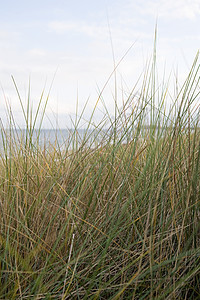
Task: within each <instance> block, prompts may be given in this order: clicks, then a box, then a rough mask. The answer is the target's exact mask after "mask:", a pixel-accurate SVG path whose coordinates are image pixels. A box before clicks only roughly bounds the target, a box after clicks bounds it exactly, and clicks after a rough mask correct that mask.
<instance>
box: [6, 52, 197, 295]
mask: <svg viewBox="0 0 200 300" xmlns="http://www.w3.org/2000/svg"><path fill="white" fill-rule="evenodd" d="M155 78H156V77H155V65H154V63H153V66H152V68H150V69H149V71H147V72H146V73H145V74H144V81H143V84H142V85H141V89H140V92H139V93H138V94H137V95H138V96H137V99H135V98H134V96H133V95H134V91H133V92H132V93H131V94H130V95H129V96H128V97H127V100H126V101H125V102H124V103H123V106H122V107H121V108H119V107H118V106H117V103H116V104H115V105H116V107H115V116H114V118H112V117H111V116H110V115H109V113H108V112H107V111H106V108H105V111H106V113H105V115H104V117H103V119H102V122H99V124H97V125H94V122H93V120H92V116H93V113H94V112H92V113H91V119H90V120H89V121H88V126H87V128H86V129H85V135H84V137H82V142H81V143H80V142H79V143H78V142H77V139H78V134H79V131H78V129H79V124H80V122H81V119H82V117H83V115H82V114H81V115H80V117H78V116H77V118H76V120H75V123H74V125H73V126H74V130H73V131H71V135H69V136H68V142H67V144H66V147H65V149H64V150H63V149H62V150H61V147H59V146H58V145H57V147H56V145H52V146H51V147H48V148H47V147H45V145H43V146H42V147H41V146H40V143H39V139H40V129H41V126H42V119H43V117H44V113H45V107H46V104H47V101H44V110H43V111H42V117H41V122H40V126H39V130H38V131H37V134H38V139H36V141H33V132H34V130H35V127H36V123H37V122H36V120H37V118H38V116H39V110H40V109H41V103H42V102H43V99H42V97H41V100H40V101H39V105H38V109H37V111H36V114H35V116H33V113H32V110H31V105H30V101H28V104H27V108H26V110H25V108H24V107H23V101H22V100H21V98H20V94H19V93H18V95H19V101H20V103H21V106H22V110H23V113H24V118H25V121H26V131H25V136H24V137H22V136H21V135H20V134H19V131H18V134H16V133H15V134H14V133H13V132H14V131H13V128H15V126H16V125H15V122H14V117H13V115H12V113H10V114H9V116H10V128H11V129H10V131H6V130H5V129H4V128H3V126H2V127H1V138H2V141H3V150H2V152H1V156H0V216H1V224H0V299H140V300H142V299H199V298H200V181H199V175H200V129H199V111H198V109H196V110H194V102H195V101H196V100H197V99H198V97H199V65H198V54H197V56H196V58H195V60H194V64H193V66H192V68H191V70H190V72H189V74H188V76H187V78H186V80H185V83H184V85H183V86H182V87H181V88H180V89H179V91H178V93H177V95H176V96H175V97H174V98H173V99H172V100H171V101H172V102H171V103H172V104H171V106H170V107H169V106H167V103H166V102H167V86H166V87H162V88H161V90H160V87H158V86H156V79H155ZM15 85H16V84H15ZM16 89H17V85H16ZM101 97H102V95H101V94H100V96H99V99H98V101H101V100H102V99H101ZM95 109H96V107H95ZM95 109H94V110H95ZM105 124H106V125H105ZM108 124H109V125H108ZM106 126H107V127H106ZM105 128H107V129H105ZM94 134H95V138H96V139H98V141H99V142H98V143H96V144H95V143H94V141H93V140H92V138H93V135H94Z"/></svg>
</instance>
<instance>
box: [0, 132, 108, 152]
mask: <svg viewBox="0 0 200 300" xmlns="http://www.w3.org/2000/svg"><path fill="white" fill-rule="evenodd" d="M105 136H106V131H102V132H100V133H99V131H95V130H87V131H86V130H84V129H79V130H77V131H75V130H73V129H69V130H67V129H62V130H54V129H41V130H40V131H39V130H34V131H33V132H31V133H29V132H27V131H26V130H1V135H0V151H1V152H2V151H4V149H5V148H7V149H8V148H9V147H10V146H11V147H14V146H15V147H18V146H19V145H24V146H25V145H26V143H27V141H28V142H31V143H32V144H33V146H36V147H37V146H38V145H39V147H41V148H42V149H44V148H45V149H49V148H50V147H54V148H56V149H58V148H59V149H60V150H64V149H66V148H68V149H72V148H74V147H75V148H78V147H80V145H82V144H84V146H86V147H87V146H90V147H91V146H94V147H95V146H97V145H98V144H99V143H102V142H103V140H104V139H105ZM27 137H28V138H27Z"/></svg>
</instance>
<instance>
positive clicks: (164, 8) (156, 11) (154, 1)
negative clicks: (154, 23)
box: [129, 0, 200, 20]
mask: <svg viewBox="0 0 200 300" xmlns="http://www.w3.org/2000/svg"><path fill="white" fill-rule="evenodd" d="M129 5H130V7H132V8H134V9H136V8H137V9H138V10H139V11H140V13H141V15H152V16H158V17H163V18H167V19H189V20H194V19H196V18H197V17H198V16H199V15H200V2H199V0H149V1H146V0H142V1H140V2H139V3H134V4H133V3H132V1H131V2H130V3H129Z"/></svg>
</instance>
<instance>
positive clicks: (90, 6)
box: [0, 0, 200, 128]
mask: <svg viewBox="0 0 200 300" xmlns="http://www.w3.org/2000/svg"><path fill="white" fill-rule="evenodd" d="M0 12H1V14H0V84H1V87H2V88H1V92H0V99H1V101H0V114H1V119H2V121H3V123H4V124H6V118H5V97H6V99H7V101H8V102H9V103H10V105H11V108H12V110H13V113H14V115H15V117H16V122H17V124H18V125H19V126H23V124H24V123H23V121H22V119H21V114H20V110H21V109H20V106H19V101H18V100H17V94H16V91H15V88H14V84H13V82H12V79H11V75H12V76H14V78H15V81H16V83H17V86H18V88H19V92H20V94H21V97H22V101H23V103H26V99H27V91H28V82H29V78H30V82H31V101H32V102H33V103H34V104H35V105H37V103H38V101H39V99H40V95H41V93H42V90H43V88H44V87H45V91H46V94H45V95H47V93H48V90H49V87H50V85H51V82H52V80H53V77H54V75H55V79H54V82H53V86H52V90H51V93H50V98H49V103H48V107H47V115H48V116H49V118H50V119H51V121H52V123H53V124H55V122H54V121H55V119H54V118H55V117H53V115H57V120H58V123H59V124H58V125H59V127H62V128H65V127H66V126H68V121H67V120H68V117H67V116H68V115H74V113H75V111H76V101H77V97H78V102H79V111H81V108H82V107H83V105H84V103H85V102H86V100H87V98H88V97H89V104H88V109H87V111H86V115H88V116H89V114H90V112H91V110H92V108H93V106H94V105H95V102H96V101H97V98H98V92H97V91H98V88H99V89H100V90H101V88H102V87H103V85H104V83H105V82H106V81H107V79H108V77H109V75H110V74H111V72H112V70H113V58H112V47H111V40H110V37H111V38H112V43H113V49H114V55H115V60H116V62H118V61H119V60H120V59H121V57H122V56H123V55H124V54H125V52H126V51H127V50H128V48H129V47H130V46H131V45H132V44H134V46H133V47H132V48H131V50H130V51H129V52H128V54H127V55H126V57H125V58H124V59H123V61H122V63H121V64H120V66H119V68H118V71H117V72H118V73H117V74H118V77H117V78H118V82H119V85H120V86H121V77H123V80H124V82H125V83H126V84H125V83H124V89H127V91H128V89H130V90H131V89H132V87H133V86H134V85H135V82H136V80H137V78H138V77H139V76H140V74H141V73H142V71H143V70H144V66H145V64H146V61H147V60H148V59H150V56H151V54H152V48H153V42H154V29H155V25H156V21H157V24H158V38H157V54H158V70H159V72H160V73H161V76H162V75H163V74H162V71H163V68H164V66H167V72H169V73H170V71H172V70H173V71H174V72H177V70H178V74H179V76H180V80H181V78H185V77H186V76H187V72H188V70H189V68H190V67H191V64H192V61H193V59H194V57H195V55H196V53H197V51H198V49H199V46H200V30H199V29H200V0H115V1H114V0H101V1H100V0H98V1H96V0H93V1H92V0H84V1H83V0H74V1H68V0H40V1H39V0H34V1H33V0H17V1H16V0H6V1H5V0H0ZM55 73H56V74H55ZM113 90H114V85H113V81H112V80H111V81H110V84H109V85H108V87H107V89H106V90H105V94H104V101H105V103H106V105H107V106H108V108H109V109H110V110H111V111H112V107H113V99H112V92H113ZM119 101H120V100H119ZM45 122H46V123H44V127H49V123H48V121H45Z"/></svg>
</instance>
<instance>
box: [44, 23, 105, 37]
mask: <svg viewBox="0 0 200 300" xmlns="http://www.w3.org/2000/svg"><path fill="white" fill-rule="evenodd" d="M48 28H49V30H50V31H51V32H55V33H57V34H65V33H67V32H73V33H81V34H84V35H86V36H88V37H92V38H94V37H103V36H105V34H108V27H106V26H101V25H96V24H88V23H85V22H80V21H77V22H76V21H53V22H50V23H49V24H48Z"/></svg>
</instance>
